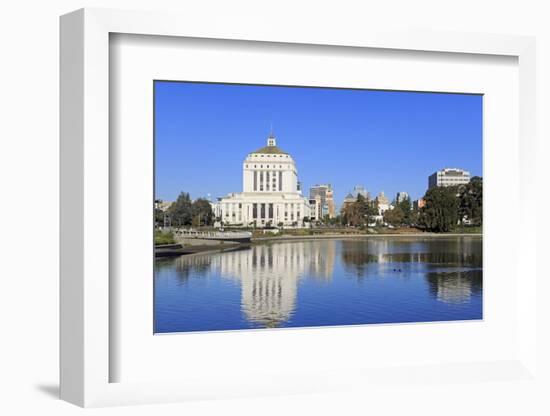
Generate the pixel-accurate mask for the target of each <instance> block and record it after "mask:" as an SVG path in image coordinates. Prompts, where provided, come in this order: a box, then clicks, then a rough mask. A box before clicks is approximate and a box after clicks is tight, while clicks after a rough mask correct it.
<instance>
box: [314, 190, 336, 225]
mask: <svg viewBox="0 0 550 416" xmlns="http://www.w3.org/2000/svg"><path fill="white" fill-rule="evenodd" d="M317 196H319V197H320V198H321V207H322V213H323V217H324V216H325V215H328V216H329V218H334V217H336V207H335V205H334V191H333V190H332V186H331V185H330V184H324V185H315V186H312V187H311V188H309V199H310V200H311V199H315V198H316V197H317Z"/></svg>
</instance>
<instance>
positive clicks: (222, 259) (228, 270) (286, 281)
mask: <svg viewBox="0 0 550 416" xmlns="http://www.w3.org/2000/svg"><path fill="white" fill-rule="evenodd" d="M335 258H336V242H335V241H319V242H315V243H312V242H294V243H292V244H272V245H258V246H253V247H251V248H250V249H249V250H241V251H235V252H229V253H223V254H220V255H218V256H215V257H214V258H213V259H212V261H213V263H214V264H213V265H214V267H218V268H219V273H220V275H221V276H222V277H224V278H228V279H232V280H236V281H238V282H239V283H240V285H241V309H242V311H243V313H244V314H245V316H246V319H247V320H248V321H249V322H253V323H255V324H257V325H258V326H262V327H269V328H272V327H277V326H280V324H281V323H284V322H287V321H288V320H290V319H291V317H292V314H293V313H294V310H295V308H296V296H297V291H298V282H299V281H300V279H302V278H304V277H307V278H313V279H316V280H318V281H320V282H323V281H330V279H331V278H332V274H333V272H334V262H335Z"/></svg>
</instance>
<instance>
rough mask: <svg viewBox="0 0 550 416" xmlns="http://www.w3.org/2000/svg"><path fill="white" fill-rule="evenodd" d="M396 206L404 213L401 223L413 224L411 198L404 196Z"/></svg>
mask: <svg viewBox="0 0 550 416" xmlns="http://www.w3.org/2000/svg"><path fill="white" fill-rule="evenodd" d="M396 208H399V209H400V210H401V212H402V213H403V219H402V220H401V224H406V225H411V223H412V212H411V200H410V199H409V198H408V197H407V198H404V199H403V200H402V201H401V202H399V203H397V204H396Z"/></svg>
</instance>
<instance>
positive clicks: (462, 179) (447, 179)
mask: <svg viewBox="0 0 550 416" xmlns="http://www.w3.org/2000/svg"><path fill="white" fill-rule="evenodd" d="M468 182H470V172H468V171H467V170H463V169H458V168H445V169H441V170H438V171H437V172H434V173H433V174H431V175H430V176H429V177H428V189H432V188H435V187H437V186H455V185H462V184H465V183H468Z"/></svg>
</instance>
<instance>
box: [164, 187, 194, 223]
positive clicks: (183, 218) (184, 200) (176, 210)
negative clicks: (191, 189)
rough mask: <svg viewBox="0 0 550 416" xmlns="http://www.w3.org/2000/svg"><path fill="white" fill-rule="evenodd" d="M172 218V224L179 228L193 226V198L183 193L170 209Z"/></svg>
mask: <svg viewBox="0 0 550 416" xmlns="http://www.w3.org/2000/svg"><path fill="white" fill-rule="evenodd" d="M168 212H169V214H170V216H171V217H172V224H173V225H176V226H178V227H182V226H185V225H191V222H192V219H193V204H192V203H191V198H190V197H189V194H188V193H186V192H181V193H180V194H179V196H178V199H176V202H174V203H173V204H172V205H171V206H170V208H169V209H168Z"/></svg>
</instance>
